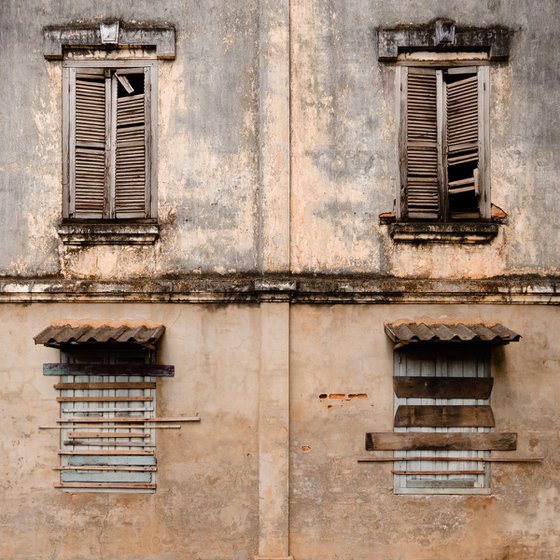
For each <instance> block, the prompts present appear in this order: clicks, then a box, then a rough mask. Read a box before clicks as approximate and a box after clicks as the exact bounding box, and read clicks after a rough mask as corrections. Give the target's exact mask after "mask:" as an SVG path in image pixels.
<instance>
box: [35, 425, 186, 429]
mask: <svg viewBox="0 0 560 560" xmlns="http://www.w3.org/2000/svg"><path fill="white" fill-rule="evenodd" d="M71 427H72V426H39V429H40V430H68V429H70V428H71ZM76 427H77V426H76ZM93 428H95V429H99V428H102V429H104V430H105V429H109V428H149V429H150V430H180V429H181V426H180V425H179V424H172V425H165V426H142V425H141V424H109V425H105V426H99V425H98V424H94V425H93V426H85V425H84V424H80V429H93Z"/></svg>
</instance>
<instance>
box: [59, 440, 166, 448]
mask: <svg viewBox="0 0 560 560" xmlns="http://www.w3.org/2000/svg"><path fill="white" fill-rule="evenodd" d="M107 439H108V438H107ZM63 443H64V445H73V446H74V447H76V446H79V445H95V446H96V447H114V446H115V445H120V446H121V447H155V444H153V443H137V442H135V441H124V442H121V443H117V442H114V441H112V442H107V443H105V442H100V441H95V442H94V441H91V440H81V439H67V440H64V442H63Z"/></svg>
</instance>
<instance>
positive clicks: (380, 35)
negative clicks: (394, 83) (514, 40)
mask: <svg viewBox="0 0 560 560" xmlns="http://www.w3.org/2000/svg"><path fill="white" fill-rule="evenodd" d="M442 22H444V23H445V24H447V25H448V26H450V25H451V24H453V27H454V33H449V34H444V35H442V32H441V27H442V25H441V24H442ZM442 36H445V40H442V39H441V37H442ZM511 36H512V31H511V30H510V29H507V28H505V27H455V24H454V22H452V21H451V20H436V21H433V22H431V23H429V24H425V25H410V26H400V27H395V28H380V29H378V30H377V39H378V57H379V60H380V61H382V62H395V61H396V60H397V57H398V55H399V52H406V51H418V50H429V51H434V50H440V51H444V52H445V51H451V52H454V51H473V52H476V51H486V52H488V59H489V60H491V61H503V60H507V59H508V58H509V50H510V43H511Z"/></svg>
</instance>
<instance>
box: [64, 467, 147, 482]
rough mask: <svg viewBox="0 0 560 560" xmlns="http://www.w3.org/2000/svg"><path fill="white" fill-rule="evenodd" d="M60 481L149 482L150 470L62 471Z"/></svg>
mask: <svg viewBox="0 0 560 560" xmlns="http://www.w3.org/2000/svg"><path fill="white" fill-rule="evenodd" d="M60 481H61V482H128V483H130V482H151V481H152V473H151V472H126V471H96V470H93V471H88V470H83V471H68V470H66V471H62V472H61V473H60Z"/></svg>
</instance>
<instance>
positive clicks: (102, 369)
mask: <svg viewBox="0 0 560 560" xmlns="http://www.w3.org/2000/svg"><path fill="white" fill-rule="evenodd" d="M99 346H101V345H99ZM43 375H116V376H118V375H127V376H128V375H135V376H144V377H173V376H174V375H175V366H166V365H156V364H123V365H112V364H111V365H103V364H61V363H48V364H43ZM113 385H114V384H113ZM113 388H114V387H113Z"/></svg>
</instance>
